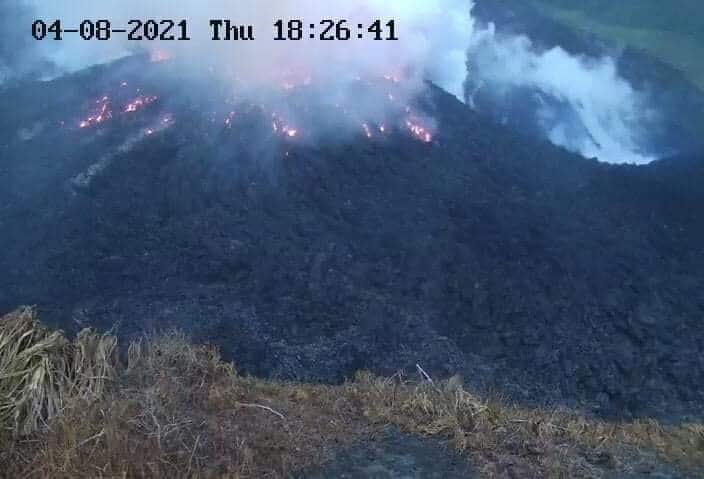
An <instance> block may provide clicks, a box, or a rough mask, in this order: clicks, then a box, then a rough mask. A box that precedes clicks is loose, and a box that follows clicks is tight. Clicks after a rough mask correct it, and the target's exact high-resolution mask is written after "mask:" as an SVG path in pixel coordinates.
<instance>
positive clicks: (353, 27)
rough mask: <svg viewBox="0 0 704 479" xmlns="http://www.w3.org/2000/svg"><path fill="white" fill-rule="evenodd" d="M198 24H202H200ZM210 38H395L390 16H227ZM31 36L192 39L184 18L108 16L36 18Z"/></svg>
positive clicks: (212, 24) (211, 26) (213, 25)
mask: <svg viewBox="0 0 704 479" xmlns="http://www.w3.org/2000/svg"><path fill="white" fill-rule="evenodd" d="M201 26H202V25H201ZM207 31H208V32H209V35H210V36H209V39H210V40H212V41H254V40H257V39H258V38H259V37H260V35H261V36H262V37H263V36H264V35H266V36H267V37H268V38H269V39H272V40H276V41H302V40H318V41H326V42H329V41H353V40H374V41H396V40H399V36H398V32H397V23H396V20H394V19H372V20H370V21H367V22H355V21H351V20H348V19H333V18H324V19H321V20H317V21H307V20H304V19H300V18H289V19H276V20H274V21H273V22H272V25H271V29H270V30H269V31H266V32H265V31H263V29H262V28H258V27H257V26H255V25H253V24H246V23H238V22H235V21H233V20H230V19H211V20H209V21H208V23H207ZM31 33H32V37H33V38H34V39H35V40H37V41H43V40H48V41H51V40H53V41H61V40H64V39H66V38H70V37H77V38H80V39H83V40H85V41H109V40H111V39H114V38H117V37H120V38H122V39H127V40H129V41H190V40H192V39H193V37H192V33H191V29H190V24H189V21H188V20H185V19H180V20H174V19H132V20H129V21H127V22H126V23H114V22H112V21H110V20H108V19H96V20H90V19H86V20H82V21H80V22H79V23H76V24H68V23H64V22H63V21H62V20H60V19H51V20H45V19H38V20H36V21H35V22H34V23H33V24H32V30H31Z"/></svg>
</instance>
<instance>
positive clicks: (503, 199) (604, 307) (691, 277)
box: [0, 58, 704, 418]
mask: <svg viewBox="0 0 704 479" xmlns="http://www.w3.org/2000/svg"><path fill="white" fill-rule="evenodd" d="M169 68H170V66H169V62H168V61H166V62H161V63H150V62H149V61H147V60H146V59H144V58H130V59H127V60H123V61H119V62H116V63H113V64H110V65H105V66H100V67H96V68H93V69H90V70H87V71H83V72H79V73H77V74H74V75H71V76H66V77H62V78H59V79H57V80H54V81H50V82H35V83H22V84H17V85H14V86H12V87H10V88H7V89H6V90H4V91H2V92H1V93H0V105H3V108H2V110H1V111H0V231H1V232H2V234H0V272H1V274H0V311H2V312H5V311H9V310H11V309H13V308H14V307H16V306H17V305H19V304H37V305H39V307H40V308H41V309H42V310H43V312H44V314H43V317H44V318H45V319H46V320H48V321H50V322H53V323H54V324H55V325H57V326H60V327H62V328H64V329H67V330H69V331H75V330H78V329H80V328H82V327H84V326H88V325H91V326H95V327H97V328H99V329H101V330H108V329H111V328H114V329H115V331H116V332H117V333H118V334H119V335H121V336H127V337H133V336H135V335H139V334H142V333H143V332H145V331H157V330H166V329H170V328H179V329H183V330H185V331H186V332H187V333H189V334H190V335H191V336H193V338H194V340H196V341H199V342H210V343H213V344H216V345H217V346H218V347H219V348H220V349H221V350H222V352H223V354H224V356H226V357H227V358H230V359H232V360H234V361H236V363H237V365H238V367H239V369H240V370H243V371H245V372H247V373H251V374H255V375H260V376H268V377H277V378H285V379H305V380H315V381H326V382H339V381H342V380H344V379H345V378H349V377H351V376H352V375H354V373H355V372H356V371H358V370H361V369H370V370H374V371H377V372H382V373H393V372H395V371H398V370H402V369H407V370H411V371H414V370H415V365H416V364H419V365H422V368H423V369H424V370H425V371H428V373H429V374H430V375H431V376H433V377H443V376H451V375H453V374H461V375H462V376H463V377H464V378H465V380H466V382H468V383H470V384H472V385H473V386H475V387H477V388H479V389H481V390H485V391H493V392H498V393H500V394H502V395H505V396H508V397H510V398H512V399H514V400H516V401H519V402H522V403H529V404H540V403H549V404H553V405H554V404H564V405H569V406H571V407H578V408H583V409H587V410H590V411H593V412H595V413H596V414H600V415H606V416H611V415H619V416H641V415H649V416H657V417H665V418H673V417H682V416H689V415H698V414H700V413H701V410H700V408H701V405H702V404H704V391H703V390H702V388H701V387H700V385H701V384H704V359H703V358H704V355H702V350H703V348H704V335H703V334H702V328H701V324H700V323H701V320H702V317H704V288H702V286H704V276H703V273H702V271H704V249H703V246H702V245H704V217H703V215H702V211H703V210H702V208H701V207H702V205H704V190H703V189H702V188H701V185H702V182H704V161H703V160H702V158H701V157H700V156H699V157H697V156H696V155H695V156H690V157H681V158H671V159H667V160H661V161H657V162H654V163H652V164H650V165H647V166H638V167H635V166H624V165H620V166H615V165H607V164H603V163H599V162H598V161H596V160H589V159H584V158H582V157H580V156H577V155H574V154H571V153H568V152H567V151H565V150H563V149H560V148H557V147H555V146H552V145H550V144H548V143H546V142H540V141H538V140H534V139H530V138H528V137H526V136H525V135H522V134H521V132H520V131H512V130H510V129H508V128H505V127H502V126H499V125H497V124H495V123H493V122H492V121H490V120H489V119H487V118H485V117H483V116H480V115H479V114H476V113H474V112H472V111H471V110H470V109H469V108H468V107H467V106H466V105H464V104H463V103H461V102H459V101H458V100H457V99H456V98H455V97H453V96H451V95H449V94H447V93H445V92H444V91H442V90H440V89H439V88H437V87H435V86H433V85H432V84H427V85H425V87H424V89H423V90H422V92H421V93H420V94H418V95H417V96H416V97H415V98H414V99H413V101H411V102H409V103H407V104H406V103H404V104H399V105H398V106H397V107H394V108H393V109H391V113H389V115H388V116H386V117H384V118H383V119H382V118H371V119H366V118H358V117H357V116H356V114H355V112H354V108H352V107H350V108H347V107H344V106H343V107H340V105H334V104H331V105H325V106H320V105H317V104H316V105H315V106H311V105H312V104H313V102H312V100H311V99H312V98H314V97H316V96H317V95H316V93H315V91H316V88H321V86H319V85H315V84H303V85H293V86H291V87H290V88H288V87H287V88H286V90H290V92H289V93H288V95H290V97H289V98H288V100H287V101H288V102H289V108H290V110H291V111H295V112H296V116H295V122H292V120H291V118H290V117H289V116H288V115H287V114H286V112H279V111H276V110H273V109H271V108H269V107H268V106H267V105H260V104H257V103H255V102H248V103H247V102H241V101H239V100H236V99H235V100H233V99H230V98H229V97H228V94H226V93H225V91H226V89H224V88H222V85H218V84H216V82H213V86H212V88H211V89H209V90H208V92H207V93H208V94H207V95H204V94H203V92H202V91H192V90H189V89H188V87H187V85H189V84H190V82H184V81H180V80H179V79H178V77H176V78H177V79H174V76H173V75H167V74H166V71H167V70H168V69H169ZM165 78H171V79H170V80H166V79H165ZM389 82H390V83H391V84H392V86H393V85H394V84H395V82H394V81H390V80H389V79H379V80H374V81H360V85H359V86H358V88H359V89H360V92H363V94H364V95H365V97H366V98H372V99H376V100H374V101H379V102H388V101H393V93H390V91H391V90H389V86H388V84H389ZM360 94H361V93H360ZM347 110H350V111H351V113H350V111H347ZM314 125H324V128H318V127H316V128H315V131H313V126H314ZM339 129H344V130H345V132H346V133H345V134H338V133H336V132H337V131H338V130H339Z"/></svg>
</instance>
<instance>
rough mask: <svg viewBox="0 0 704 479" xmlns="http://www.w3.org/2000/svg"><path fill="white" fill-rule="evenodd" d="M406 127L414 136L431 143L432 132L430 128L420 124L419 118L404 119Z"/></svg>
mask: <svg viewBox="0 0 704 479" xmlns="http://www.w3.org/2000/svg"><path fill="white" fill-rule="evenodd" d="M406 128H408V131H410V132H411V134H412V135H413V136H414V137H416V138H417V139H418V140H420V141H422V142H424V143H431V142H432V141H433V134H432V133H431V132H430V130H429V129H428V128H427V127H425V126H423V125H421V124H420V122H419V120H418V119H416V118H414V117H410V118H407V119H406Z"/></svg>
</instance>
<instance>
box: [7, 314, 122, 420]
mask: <svg viewBox="0 0 704 479" xmlns="http://www.w3.org/2000/svg"><path fill="white" fill-rule="evenodd" d="M116 346H117V341H116V340H115V338H114V337H112V336H109V335H99V334H96V333H94V332H93V331H91V330H88V329H87V330H84V331H82V332H81V333H80V334H79V335H78V337H77V338H76V339H75V341H73V342H69V341H68V340H67V339H66V338H65V337H64V335H63V333H62V332H60V331H51V330H49V329H47V328H46V327H44V326H42V325H41V324H40V323H39V321H38V320H37V314H36V311H35V310H34V309H32V308H22V309H20V310H18V311H16V312H14V313H12V314H9V315H7V316H5V317H3V318H2V319H0V424H3V425H5V426H6V427H7V426H8V425H9V426H10V427H12V429H13V430H14V432H15V433H23V434H29V433H31V432H33V431H35V430H37V429H38V428H39V427H40V426H42V425H44V424H46V422H47V421H48V420H50V419H51V418H53V417H55V416H56V415H57V414H59V413H60V412H61V410H62V409H63V408H64V407H65V405H66V404H67V401H68V400H69V398H70V399H71V400H73V399H75V398H83V399H89V398H91V399H98V398H100V397H101V396H102V395H103V393H104V392H105V387H106V383H107V381H109V380H111V379H112V378H113V377H114V376H115V364H116V362H117V361H116V357H115V351H116Z"/></svg>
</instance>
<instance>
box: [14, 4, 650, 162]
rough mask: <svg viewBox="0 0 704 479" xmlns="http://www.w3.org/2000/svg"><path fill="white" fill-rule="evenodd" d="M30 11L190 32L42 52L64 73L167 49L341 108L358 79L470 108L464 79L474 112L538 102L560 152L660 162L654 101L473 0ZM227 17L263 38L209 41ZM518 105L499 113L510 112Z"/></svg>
mask: <svg viewBox="0 0 704 479" xmlns="http://www.w3.org/2000/svg"><path fill="white" fill-rule="evenodd" d="M23 1H24V2H26V3H27V4H28V5H30V6H32V7H33V8H34V13H35V16H36V18H42V19H45V20H52V19H61V20H62V21H63V23H64V25H66V26H68V25H71V26H74V27H75V26H76V25H78V24H79V23H80V22H81V21H82V20H84V19H91V20H97V19H102V18H105V19H110V20H111V22H112V23H113V25H120V26H122V25H126V24H127V21H128V20H130V19H133V18H134V19H145V20H146V19H162V18H168V19H174V20H180V19H187V20H188V22H189V25H190V30H191V32H190V33H191V37H192V38H193V40H192V41H190V42H156V43H155V42H145V43H143V44H142V45H136V44H135V43H132V42H127V41H120V40H119V39H116V38H114V39H112V40H110V41H107V42H100V41H83V40H81V39H79V38H78V37H77V36H75V35H74V36H73V37H69V36H68V35H67V37H66V39H65V40H63V41H61V42H52V41H50V40H45V41H44V42H41V54H42V55H43V56H44V57H48V58H51V59H52V61H53V62H54V63H56V64H58V65H59V66H60V67H61V68H62V69H64V70H65V71H72V70H77V69H80V68H83V67H85V66H87V65H91V64H94V63H100V62H104V61H108V60H111V59H114V58H117V57H119V56H122V55H128V54H130V53H131V52H133V51H134V49H135V48H136V47H147V48H152V49H160V50H165V51H168V52H169V53H171V54H172V55H173V56H174V58H175V59H177V60H181V61H182V62H183V65H184V68H187V69H189V70H194V71H195V70H203V71H205V70H208V69H215V70H217V71H220V72H227V74H229V75H232V77H233V78H234V79H237V80H238V83H241V84H245V85H249V86H251V87H254V88H258V87H262V86H271V85H276V84H280V83H281V81H282V79H291V78H293V79H302V78H308V77H311V78H315V79H318V80H322V81H326V82H327V83H328V84H329V85H330V90H331V91H334V92H335V93H334V94H332V95H334V96H335V97H336V100H340V98H342V99H343V101H351V102H355V98H354V97H353V96H352V97H351V96H350V94H349V91H348V90H347V89H346V86H345V85H346V83H345V82H349V81H350V80H351V79H352V78H355V77H357V76H381V75H388V74H393V75H396V76H402V77H404V79H405V80H406V84H407V85H408V87H407V89H408V91H407V94H408V95H411V94H412V93H413V92H414V91H417V89H419V88H420V87H421V86H422V80H424V79H427V80H430V81H433V82H435V83H436V84H438V85H439V86H441V87H442V88H444V89H445V90H447V91H448V92H451V93H452V94H454V95H455V96H457V97H458V98H460V99H462V100H465V98H466V97H465V81H466V82H467V85H469V93H470V96H469V97H467V99H468V100H469V101H468V103H469V104H470V106H472V101H471V100H472V95H471V94H476V93H486V92H487V91H489V92H490V94H491V95H492V96H493V97H494V98H499V99H501V98H504V99H505V100H506V102H509V103H510V94H511V92H515V91H517V90H522V89H525V90H529V91H532V92H538V93H539V98H540V101H541V103H540V104H538V105H537V106H536V107H535V108H536V112H535V122H537V123H538V124H539V126H540V127H541V128H542V129H543V131H544V134H545V136H546V137H547V138H549V139H550V140H551V141H552V142H554V143H556V144H558V145H562V146H565V147H567V148H568V149H570V150H573V151H576V152H579V153H581V154H583V155H585V156H588V157H593V156H596V157H598V158H599V159H601V160H603V161H609V162H619V163H622V162H628V163H646V162H648V161H650V160H651V159H652V158H651V156H650V155H649V154H647V153H646V152H645V151H644V150H645V149H644V148H643V147H642V144H643V140H644V139H645V138H643V135H644V132H643V128H642V122H643V119H644V118H645V117H649V116H651V115H652V114H651V113H650V112H648V109H647V105H646V101H645V100H644V97H643V96H642V95H641V94H639V93H638V92H636V91H635V90H634V89H633V88H632V87H631V85H629V83H628V82H627V81H625V80H624V79H623V78H622V77H621V76H620V75H619V74H618V72H617V69H616V66H615V63H614V61H613V60H612V59H610V58H599V59H588V58H583V57H578V56H572V55H570V54H568V53H567V52H566V51H564V50H563V49H561V48H554V49H552V50H549V51H544V52H540V51H538V50H537V49H536V48H535V46H534V45H533V44H532V43H531V41H530V40H529V39H528V38H527V37H524V36H502V35H498V34H497V33H496V32H495V30H494V28H493V26H488V27H484V26H479V25H478V24H477V22H476V21H475V18H474V17H473V16H472V14H471V11H472V8H473V2H472V1H470V0H395V1H389V0H359V1H356V2H350V1H348V0H327V1H325V2H323V1H319V0H287V1H283V0H211V1H208V2H202V1H195V0H191V1H188V0H178V1H169V2H166V1H162V0H111V1H101V2H95V1H93V0H72V1H68V0H67V1H52V2H46V1H45V0H23ZM225 18H227V19H231V20H233V21H234V22H237V23H247V24H253V25H254V26H255V32H256V34H257V40H256V41H254V42H249V43H248V42H214V41H211V40H210V30H209V24H208V22H209V20H210V19H225ZM290 18H300V19H302V20H304V23H305V24H308V23H318V22H319V21H320V20H321V19H324V18H333V19H348V20H349V23H350V25H351V26H352V27H353V31H354V32H355V33H356V28H355V27H356V25H357V23H364V24H367V25H368V24H369V23H370V22H371V21H373V20H376V19H381V20H383V23H385V22H386V21H387V20H391V19H394V20H396V24H397V28H398V36H399V37H400V40H399V41H372V40H369V39H367V40H357V39H355V38H353V39H352V40H349V41H334V42H323V41H319V40H308V39H304V40H301V41H293V42H276V41H274V40H273V36H274V29H273V23H274V21H275V20H276V19H284V20H287V19H290ZM306 33H308V32H307V31H306ZM468 59H469V61H468ZM467 65H469V66H470V69H469V72H468V69H467ZM331 101H332V100H331ZM510 106H511V105H510V104H502V103H501V102H498V103H497V107H499V108H505V109H506V111H510ZM370 107H371V106H370ZM375 107H376V108H378V105H377V106H375ZM493 113H494V114H496V112H493ZM496 116H500V115H496Z"/></svg>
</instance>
